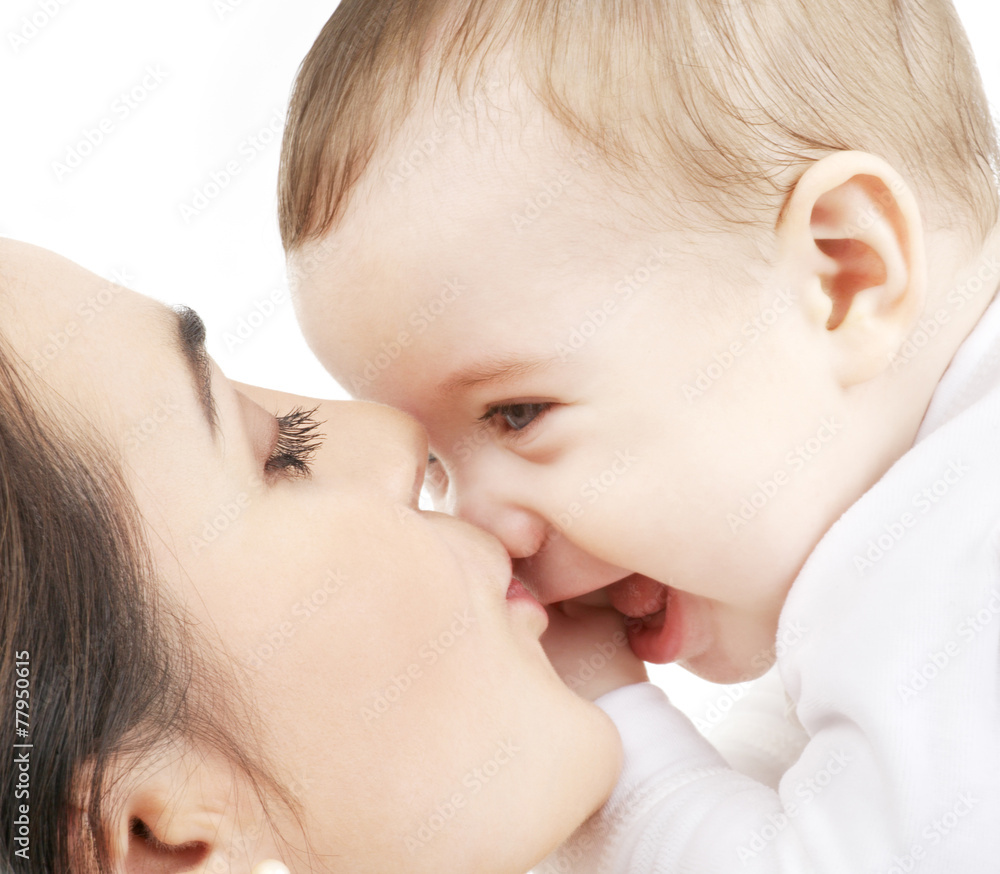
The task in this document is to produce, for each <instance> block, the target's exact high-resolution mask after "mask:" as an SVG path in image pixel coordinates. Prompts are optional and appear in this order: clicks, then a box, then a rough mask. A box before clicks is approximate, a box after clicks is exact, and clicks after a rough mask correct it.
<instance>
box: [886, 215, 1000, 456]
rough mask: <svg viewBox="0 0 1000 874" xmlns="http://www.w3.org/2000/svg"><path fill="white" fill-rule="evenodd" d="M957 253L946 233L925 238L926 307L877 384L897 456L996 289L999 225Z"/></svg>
mask: <svg viewBox="0 0 1000 874" xmlns="http://www.w3.org/2000/svg"><path fill="white" fill-rule="evenodd" d="M960 253H961V249H960V248H959V244H957V243H955V242H954V240H950V239H948V235H946V234H929V235H928V250H927V256H928V265H929V267H928V277H927V279H928V287H927V304H926V306H925V308H924V313H923V315H922V316H921V318H920V319H919V321H918V323H917V325H916V326H915V327H914V330H913V331H912V332H911V334H910V336H909V338H908V339H907V340H906V342H904V343H903V344H902V346H901V347H900V348H899V349H898V350H897V351H896V353H895V354H894V355H893V356H892V357H891V358H890V362H889V367H888V368H887V370H886V373H885V380H882V381H880V382H881V383H882V385H881V386H880V392H879V393H882V394H883V402H886V401H887V402H888V409H892V410H894V411H895V413H896V421H897V422H898V423H899V431H898V435H897V438H898V439H897V441H896V451H897V452H898V455H902V454H903V452H905V451H906V450H907V449H908V448H909V447H910V446H911V445H912V444H913V440H914V438H915V437H916V434H917V431H918V429H919V427H920V423H921V421H922V419H923V417H924V414H925V413H926V411H927V407H928V406H929V404H930V402H931V398H932V397H933V395H934V392H935V390H936V389H937V386H938V384H939V383H940V382H941V378H942V376H944V372H945V371H946V370H947V369H948V365H949V364H950V363H951V361H952V359H953V358H954V357H955V353H956V352H957V351H958V350H959V348H960V347H961V345H962V344H963V343H964V342H965V340H966V339H967V338H968V336H969V334H971V333H972V331H973V330H974V329H975V327H976V325H977V324H978V323H979V320H980V319H981V318H982V316H983V313H985V312H986V310H987V309H988V307H989V306H990V304H991V303H992V302H993V300H994V299H995V297H996V295H997V291H998V288H1000V226H997V228H995V229H994V230H993V232H992V233H991V234H990V236H989V238H988V239H987V240H986V242H985V243H984V245H983V246H982V247H981V248H980V249H979V250H978V251H976V252H974V253H973V254H972V256H971V257H970V256H968V255H963V254H960ZM885 393H888V394H889V395H891V398H890V397H884V395H885ZM884 409H886V408H883V415H884Z"/></svg>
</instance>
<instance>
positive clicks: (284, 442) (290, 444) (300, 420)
mask: <svg viewBox="0 0 1000 874" xmlns="http://www.w3.org/2000/svg"><path fill="white" fill-rule="evenodd" d="M315 413H316V408H315V407H314V408H313V409H311V410H303V409H302V408H301V407H299V408H296V409H294V410H292V411H291V412H290V413H286V414H285V415H284V416H276V417H275V419H276V421H277V423H278V436H277V439H276V440H275V442H274V446H273V447H272V449H271V453H270V455H269V456H268V459H267V462H266V463H265V464H264V472H265V473H267V474H268V475H271V476H277V477H285V478H289V479H290V478H295V477H308V476H309V475H310V474H311V473H312V459H313V456H314V455H315V454H316V452H317V450H319V448H320V447H321V446H322V445H323V440H324V435H323V434H320V433H319V431H318V429H319V426H320V424H321V423H320V422H319V421H318V420H317V419H316V418H315Z"/></svg>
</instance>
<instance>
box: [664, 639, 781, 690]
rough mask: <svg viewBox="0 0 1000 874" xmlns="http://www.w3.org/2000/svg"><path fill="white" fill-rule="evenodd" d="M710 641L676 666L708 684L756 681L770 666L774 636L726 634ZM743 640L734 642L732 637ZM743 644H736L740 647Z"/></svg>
mask: <svg viewBox="0 0 1000 874" xmlns="http://www.w3.org/2000/svg"><path fill="white" fill-rule="evenodd" d="M725 637H726V639H725V640H723V641H721V642H720V641H718V640H716V641H713V642H712V644H710V645H709V646H707V647H706V648H705V649H704V650H702V651H701V652H699V653H696V654H692V655H689V656H686V657H684V658H681V659H678V660H677V664H678V665H680V666H681V667H682V668H684V669H685V670H688V671H690V672H691V673H692V674H694V675H695V676H696V677H700V678H701V679H703V680H708V681H709V682H711V683H745V682H747V681H749V680H756V679H757V678H758V677H762V676H763V675H764V674H766V673H767V672H768V670H770V668H771V666H772V665H773V664H774V634H773V633H771V634H768V633H766V632H761V633H759V634H754V635H747V636H746V637H744V635H739V634H730V635H726V636H725ZM738 637H739V638H743V640H737V639H736V638H738ZM741 643H742V644H743V645H740V644H741Z"/></svg>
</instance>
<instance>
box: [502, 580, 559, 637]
mask: <svg viewBox="0 0 1000 874" xmlns="http://www.w3.org/2000/svg"><path fill="white" fill-rule="evenodd" d="M507 601H508V602H510V603H511V604H512V605H513V604H517V605H522V604H523V605H524V606H526V607H528V608H529V609H531V610H533V611H536V612H537V613H538V614H539V615H541V616H543V617H544V619H545V621H544V624H543V625H542V629H541V631H544V630H545V628H546V627H547V626H548V624H549V614H548V612H547V611H546V609H545V608H544V607H543V606H542V605H541V604H540V603H539V602H538V599H537V598H536V597H535V596H534V595H532V594H531V592H529V591H528V590H527V589H526V588H525V587H524V584H523V583H522V582H521V581H520V580H518V579H515V578H513V577H511V580H510V585H509V586H508V587H507ZM541 631H539V634H541Z"/></svg>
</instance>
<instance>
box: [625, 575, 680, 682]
mask: <svg viewBox="0 0 1000 874" xmlns="http://www.w3.org/2000/svg"><path fill="white" fill-rule="evenodd" d="M608 596H609V598H610V600H611V605H612V606H613V607H614V608H615V609H616V610H617V611H618V612H619V613H622V614H624V615H625V617H626V620H625V629H626V631H627V632H628V641H629V646H631V647H632V652H634V653H635V654H636V656H638V657H639V658H641V659H642V660H643V661H644V662H652V663H654V664H658V665H663V664H667V663H668V662H672V661H674V660H676V659H677V658H678V656H679V655H680V654H681V648H682V646H683V644H684V639H683V637H684V636H683V622H682V616H681V611H680V609H679V605H678V603H677V599H676V598H675V597H672V593H671V590H670V589H669V588H668V587H667V586H664V585H663V584H662V583H658V582H657V581H656V580H652V579H650V578H649V577H645V576H643V575H642V574H632V575H631V576H628V577H625V579H623V580H619V581H618V582H617V583H612V584H611V585H610V586H609V587H608Z"/></svg>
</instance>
